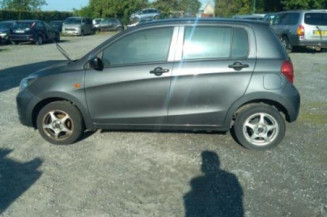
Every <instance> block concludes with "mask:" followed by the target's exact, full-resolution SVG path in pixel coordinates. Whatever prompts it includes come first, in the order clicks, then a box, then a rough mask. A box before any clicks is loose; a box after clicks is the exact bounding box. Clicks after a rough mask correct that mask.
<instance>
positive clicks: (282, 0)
mask: <svg viewBox="0 0 327 217" xmlns="http://www.w3.org/2000/svg"><path fill="white" fill-rule="evenodd" d="M254 6H255V7H254ZM297 9H327V0H215V13H216V16H219V17H230V16H232V15H235V14H251V13H253V12H254V13H267V12H278V11H284V10H297Z"/></svg>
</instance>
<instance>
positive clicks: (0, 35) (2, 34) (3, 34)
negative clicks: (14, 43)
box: [0, 32, 8, 38]
mask: <svg viewBox="0 0 327 217" xmlns="http://www.w3.org/2000/svg"><path fill="white" fill-rule="evenodd" d="M7 35H8V34H7V33H5V32H3V33H0V37H2V38H4V37H6V36H7Z"/></svg>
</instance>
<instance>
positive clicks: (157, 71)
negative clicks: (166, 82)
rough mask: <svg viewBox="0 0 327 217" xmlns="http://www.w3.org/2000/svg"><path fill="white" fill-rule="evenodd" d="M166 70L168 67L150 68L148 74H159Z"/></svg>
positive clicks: (167, 70)
mask: <svg viewBox="0 0 327 217" xmlns="http://www.w3.org/2000/svg"><path fill="white" fill-rule="evenodd" d="M167 72H169V69H163V68H161V67H157V68H155V69H153V70H151V71H150V74H155V75H156V76H160V75H162V74H163V73H167Z"/></svg>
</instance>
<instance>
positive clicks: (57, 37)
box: [55, 34, 60, 42]
mask: <svg viewBox="0 0 327 217" xmlns="http://www.w3.org/2000/svg"><path fill="white" fill-rule="evenodd" d="M55 41H56V42H60V34H57V35H56V38H55Z"/></svg>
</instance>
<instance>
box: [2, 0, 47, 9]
mask: <svg viewBox="0 0 327 217" xmlns="http://www.w3.org/2000/svg"><path fill="white" fill-rule="evenodd" d="M46 4H47V3H46V1H45V0H2V1H1V7H2V8H3V9H8V10H18V11H38V10H40V9H41V7H42V6H43V5H46Z"/></svg>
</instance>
